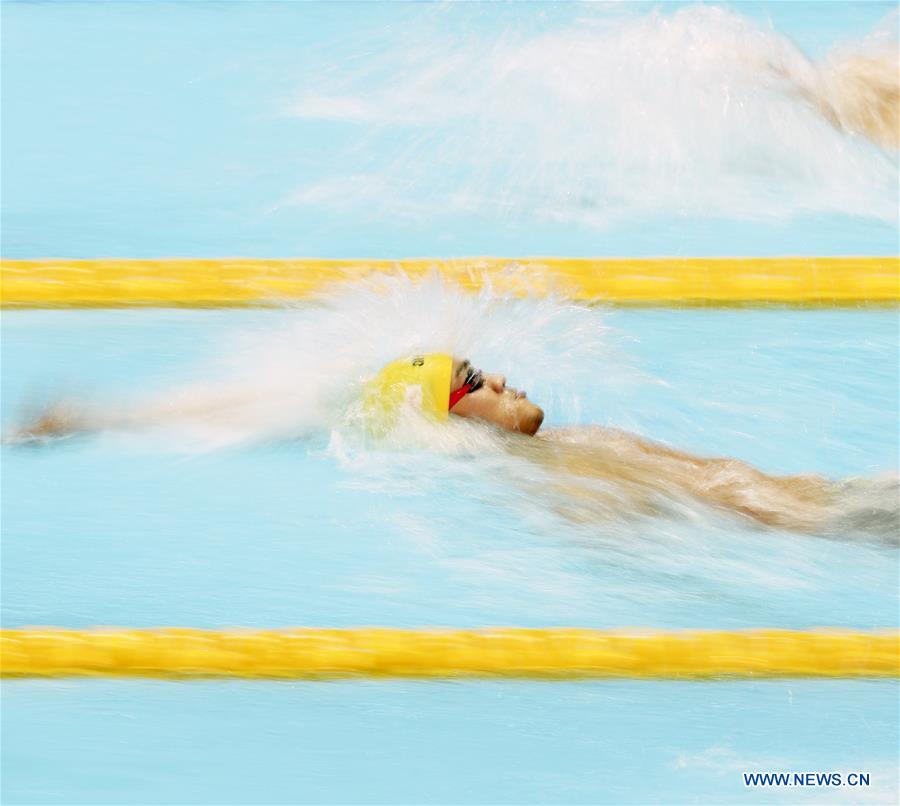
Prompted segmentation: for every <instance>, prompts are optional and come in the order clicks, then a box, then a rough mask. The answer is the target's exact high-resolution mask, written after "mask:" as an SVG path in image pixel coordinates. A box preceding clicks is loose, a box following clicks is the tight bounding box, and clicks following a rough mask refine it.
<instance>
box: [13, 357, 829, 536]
mask: <svg viewBox="0 0 900 806" xmlns="http://www.w3.org/2000/svg"><path fill="white" fill-rule="evenodd" d="M470 369H471V364H470V363H469V362H468V361H466V360H464V359H456V360H454V365H453V377H452V380H451V391H455V390H457V389H459V388H460V387H461V386H462V385H463V384H464V382H465V379H466V376H467V373H468V372H469V370H470ZM483 378H484V383H483V385H482V386H481V388H480V389H478V390H476V391H473V392H470V393H468V394H466V395H465V396H464V397H463V398H462V399H461V400H459V402H458V403H457V404H456V405H455V406H454V407H453V409H452V411H451V413H452V414H453V415H455V416H458V417H464V418H467V419H474V420H481V421H483V422H487V423H491V424H493V425H495V426H498V427H499V428H501V429H503V430H505V431H509V432H512V433H514V434H521V435H524V436H527V437H529V439H521V438H520V439H514V440H512V441H511V442H510V444H509V449H510V451H511V452H512V453H514V454H518V455H521V456H523V457H525V458H528V459H529V460H531V461H535V462H537V463H539V464H541V465H543V466H545V467H549V468H552V469H553V470H555V471H558V472H559V477H560V478H561V479H562V481H561V482H560V487H561V489H563V490H564V491H565V492H567V493H569V494H570V495H572V496H576V497H577V496H582V497H588V496H589V497H596V496H600V495H602V494H603V493H601V492H598V491H597V490H596V488H593V489H592V488H591V487H589V486H588V487H585V486H583V485H582V486H579V485H578V484H577V483H574V480H575V479H579V478H580V479H584V480H586V481H590V480H598V481H601V482H604V483H607V484H609V485H611V487H610V489H614V490H616V491H617V492H616V493H615V494H613V495H612V498H611V500H612V499H614V498H616V497H617V496H619V497H621V496H623V495H624V496H625V497H627V498H628V499H629V501H630V507H631V508H632V509H633V510H634V511H636V512H647V513H650V512H653V511H655V509H656V508H657V505H656V503H655V502H658V501H659V500H660V499H670V500H671V499H677V498H679V497H690V498H693V499H695V500H699V501H702V502H704V503H706V504H708V505H711V506H713V507H716V508H719V509H723V510H726V511H729V512H732V513H735V514H738V515H742V516H745V517H748V518H750V519H752V520H754V521H756V522H757V523H760V524H763V525H766V526H772V527H777V528H783V529H791V530H795V531H802V532H816V531H819V530H820V529H821V528H822V526H823V524H825V523H826V521H827V519H828V518H829V516H830V514H831V507H832V506H833V504H834V501H835V496H836V491H837V489H838V487H839V485H838V484H836V483H834V482H831V481H829V480H827V479H825V478H822V477H820V476H814V475H799V476H771V475H768V474H766V473H763V472H762V471H760V470H757V469H756V468H754V467H752V466H751V465H749V464H747V463H745V462H741V461H739V460H736V459H728V458H708V457H701V456H695V455H692V454H689V453H685V452H683V451H679V450H676V449H674V448H670V447H668V446H666V445H663V444H661V443H657V442H653V441H651V440H647V439H644V438H642V437H639V436H637V435H635V434H630V433H628V432H626V431H620V430H618V429H613V428H601V427H597V426H587V427H577V428H558V429H552V430H550V431H548V432H545V433H543V434H541V435H537V432H538V429H539V428H540V427H541V424H542V422H543V419H544V412H543V410H542V409H541V408H540V407H539V406H537V405H535V404H534V403H532V402H531V401H530V400H528V397H527V396H526V394H525V392H522V391H519V390H517V389H515V388H513V387H511V386H508V385H507V383H506V378H505V377H504V376H503V375H499V374H484V375H483ZM241 402H242V398H241V397H240V396H236V397H235V398H233V399H231V398H228V399H222V398H219V399H215V400H203V401H198V400H193V401H191V402H190V403H188V402H182V403H179V402H171V403H168V404H165V405H162V406H160V405H157V406H149V407H143V408H132V409H127V410H126V409H123V410H111V411H105V412H104V411H100V410H90V409H85V408H76V407H71V406H65V405H57V406H54V407H51V408H48V409H46V410H45V411H44V412H43V413H42V414H41V415H40V416H39V417H38V418H37V419H36V420H35V421H34V422H32V423H31V424H30V425H28V426H26V427H25V428H23V429H21V430H20V431H19V432H18V433H17V434H15V435H14V436H13V440H15V441H23V440H37V441H41V440H46V439H52V438H59V437H65V436H68V435H72V434H77V433H85V432H91V431H100V430H106V429H132V428H144V427H148V426H152V425H157V424H160V423H164V422H169V421H171V422H179V421H181V422H184V421H186V420H188V421H189V420H192V419H200V420H209V419H210V418H216V417H217V416H219V415H221V414H223V412H224V413H227V412H228V411H229V410H230V409H232V408H233V407H238V408H239V407H240V405H241ZM532 437H533V438H532ZM566 478H568V479H571V480H572V483H568V482H566V481H565V479H566ZM612 503H613V504H614V503H615V502H614V501H613V502H612Z"/></svg>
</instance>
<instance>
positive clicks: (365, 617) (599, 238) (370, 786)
mask: <svg viewBox="0 0 900 806" xmlns="http://www.w3.org/2000/svg"><path fill="white" fill-rule="evenodd" d="M2 13H3V30H2V35H3V46H4V47H3V94H4V123H3V128H4V131H3V141H2V148H3V163H4V170H3V177H2V182H3V186H2V190H3V246H2V248H3V254H4V256H6V257H42V256H66V257H103V256H117V255H118V256H128V257H154V256H172V255H187V256H189V255H197V256H221V255H251V256H252V255H259V256H296V255H303V256H322V257H353V256H366V257H400V256H411V255H426V256H428V255H431V256H452V255H478V254H494V255H508V256H509V255H513V256H521V255H528V254H562V255H592V256H593V255H599V256H602V255H625V256H628V255H659V254H662V255H669V254H670V255H782V254H801V255H810V254H818V255H844V254H874V255H885V254H894V253H895V252H896V249H897V238H898V225H897V218H896V190H897V158H896V153H894V152H891V151H889V150H884V149H881V148H879V147H878V146H876V145H874V144H873V143H872V142H870V141H869V140H868V139H867V138H865V137H862V136H859V135H854V134H852V133H851V134H848V133H847V132H841V131H838V130H836V129H835V128H834V126H832V125H831V124H830V123H829V122H828V121H827V120H826V119H825V118H824V117H823V116H822V115H821V114H819V113H818V112H817V111H816V109H815V108H814V107H813V106H812V105H811V104H810V102H809V101H808V99H807V98H806V96H804V95H803V92H802V91H801V90H804V89H805V90H809V88H810V87H820V88H821V87H824V88H825V90H827V92H828V93H830V94H829V96H828V97H829V98H832V100H833V98H834V93H835V92H837V90H836V89H835V87H836V86H837V85H836V84H835V82H834V75H836V70H837V67H838V66H840V65H841V64H843V63H845V62H844V60H845V57H846V56H847V54H851V55H852V54H863V55H866V54H871V53H878V52H881V51H880V48H882V47H883V46H884V43H885V41H887V42H888V44H891V43H894V44H895V43H896V38H897V35H896V12H895V10H894V5H893V4H891V3H774V2H773V3H762V2H761V3H733V4H729V5H728V6H714V5H708V6H703V7H700V6H696V5H688V4H676V3H672V4H663V5H661V6H651V5H646V4H637V3H635V4H596V5H594V4H574V3H573V4H545V3H532V4H502V5H501V4H459V5H455V4H449V5H448V4H388V3H353V4H337V3H191V4H186V3H64V4H63V3H59V4H58V3H25V2H6V3H3V6H2ZM892 15H893V16H892ZM773 67H774V68H777V69H774V71H773ZM779 71H781V72H779ZM788 75H791V76H794V77H795V79H796V82H795V83H789V82H788V80H787V78H785V76H788ZM797 82H799V83H797ZM2 337H3V355H2V358H3V365H2V407H3V410H2V425H3V429H4V432H7V433H8V432H9V431H10V430H12V429H14V428H15V426H16V425H17V424H20V423H22V422H23V421H24V419H27V416H28V414H29V413H32V414H33V413H34V411H36V410H37V409H38V408H39V407H40V406H42V405H44V404H46V403H48V402H52V401H57V400H67V401H72V402H73V405H85V406H91V407H96V408H98V409H100V410H102V411H117V410H119V409H120V408H121V407H125V408H129V409H130V408H133V407H138V408H140V407H148V406H150V407H155V410H159V409H160V407H161V408H162V409H163V410H164V409H165V408H166V406H167V405H169V404H171V405H174V406H185V405H187V406H194V407H197V406H200V407H201V408H202V409H203V410H207V409H210V408H211V409H213V411H214V413H213V414H211V415H209V416H195V417H181V418H174V419H172V418H169V419H166V420H165V422H164V423H162V424H160V425H158V426H156V427H153V428H144V429H131V430H127V429H125V430H115V429H111V430H106V431H104V432H102V433H98V434H92V435H86V436H81V437H74V438H71V439H66V440H62V441H59V442H56V443H53V444H49V445H43V446H12V445H4V446H3V447H2V449H0V450H2V461H3V483H2V489H0V493H2V506H3V558H2V559H3V565H2V621H3V624H4V626H7V627H19V626H25V625H35V624H50V625H60V626H68V627H89V626H93V625H110V624H116V625H127V626H160V625H184V626H194V627H210V628H225V627H229V626H249V627H277V626H288V625H324V626H351V625H360V624H379V625H391V626H401V627H402V626H410V627H413V626H433V625H449V626H460V627H465V626H485V625H505V624H514V625H522V626H558V625H579V626H580V625H583V626H590V627H598V628H616V627H628V626H639V627H648V628H659V629H661V628H672V629H677V628H725V629H739V628H748V627H758V626H770V627H785V628H797V629H805V628H812V627H816V626H822V625H827V626H839V627H847V628H853V629H874V628H896V627H897V625H898V615H897V614H898V564H897V547H896V541H893V542H892V541H891V540H890V539H886V538H889V537H890V536H889V535H887V536H886V535H885V534H884V533H880V534H871V533H866V532H865V531H860V530H855V529H850V528H848V529H845V530H844V531H842V532H840V533H837V534H834V533H832V534H831V535H828V536H821V535H806V534H797V533H792V532H787V531H781V530H777V529H762V528H758V527H755V526H752V525H751V524H749V523H747V522H745V521H742V520H740V519H737V518H735V517H732V516H729V515H727V514H724V513H721V512H717V511H713V510H711V509H709V508H706V507H703V506H701V505H699V504H696V503H694V502H690V501H685V500H677V501H673V502H670V503H671V507H670V511H668V512H667V514H665V515H661V516H658V517H648V516H641V515H639V514H637V513H635V512H634V511H629V509H628V508H627V507H620V508H619V509H618V510H616V509H615V508H613V509H612V510H610V509H609V508H604V507H600V506H597V505H591V504H589V503H585V501H584V500H583V499H581V498H579V497H578V496H577V495H573V494H570V492H567V491H566V490H564V489H556V488H555V487H553V485H552V484H551V483H549V482H552V481H553V479H552V478H551V477H549V476H548V475H547V471H546V469H541V468H539V467H536V466H535V465H533V464H531V463H529V462H527V461H525V460H524V459H523V458H521V457H518V458H516V457H514V456H510V455H508V454H507V453H506V452H504V451H503V450H502V449H501V447H500V445H499V443H498V441H497V440H496V438H495V437H494V435H492V434H491V432H489V431H487V430H485V429H483V428H479V427H478V426H472V425H471V424H464V423H460V422H456V423H452V424H451V425H450V426H448V428H447V429H446V430H444V431H442V432H441V433H440V434H437V433H436V432H431V431H427V430H426V431H425V432H420V431H415V430H411V431H410V433H409V434H403V435H401V436H400V437H398V438H396V439H394V440H389V441H388V442H387V443H385V444H379V445H372V444H370V443H369V442H367V441H366V440H365V439H364V438H361V437H360V434H359V431H358V429H357V428H355V427H354V423H353V420H352V417H349V416H348V413H349V412H351V411H352V404H353V396H354V394H355V393H356V392H358V389H359V380H360V378H361V377H364V376H365V374H366V373H371V372H372V371H374V370H375V369H376V368H377V367H378V366H379V365H380V363H381V362H383V361H385V360H389V359H390V358H393V357H395V356H396V355H399V354H401V353H403V352H404V351H409V350H413V349H416V350H420V349H421V350H431V349H435V350H438V349H439V350H446V351H450V352H454V353H457V354H465V355H468V356H470V357H471V358H472V359H473V361H475V362H476V363H478V364H481V365H483V366H484V367H485V368H486V369H497V370H500V371H503V372H505V373H506V375H507V376H508V377H509V380H510V382H511V383H515V384H517V385H521V386H524V387H525V388H526V389H527V390H528V392H529V396H530V397H532V398H533V399H534V400H536V401H538V402H540V403H541V404H542V405H543V406H544V407H545V409H546V411H547V420H546V425H547V426H548V427H553V426H561V425H570V424H580V425H587V424H602V425H610V426H617V427H620V428H625V429H628V430H631V431H634V432H637V433H639V434H642V435H644V436H647V437H649V438H652V439H657V440H662V441H664V442H666V443H669V444H671V445H674V446H677V447H680V448H682V449H685V450H688V451H691V452H696V453H699V454H702V455H720V456H734V457H739V458H741V459H743V460H746V461H748V462H751V463H753V464H754V465H756V466H758V467H760V468H761V469H763V470H765V471H767V472H770V473H776V474H791V473H801V472H814V473H819V474H822V475H824V476H827V477H829V478H832V479H845V478H858V479H865V480H868V482H869V483H872V484H875V485H876V486H878V485H880V486H879V487H878V489H880V490H881V493H880V495H881V497H880V498H878V503H879V504H880V505H885V501H884V497H883V494H884V491H885V490H887V491H888V492H889V491H890V489H891V488H890V478H891V477H892V475H893V476H895V475H896V472H897V469H898V466H900V460H898V443H900V434H898V421H897V412H898V405H900V404H898V376H900V369H898V360H900V359H898V346H897V316H896V310H889V309H878V308H860V309H848V310H798V309H787V308H779V307H772V308H766V309H758V310H743V309H737V310H690V311H677V310H658V309H648V310H610V309H606V308H604V307H602V306H594V307H584V306H574V305H569V304H567V303H565V302H564V301H562V300H553V299H550V300H541V299H531V298H526V299H524V300H517V301H516V300H507V299H503V298H499V297H497V296H495V295H493V294H491V292H489V291H488V292H486V293H484V294H482V295H481V296H469V295H465V294H462V293H460V292H458V291H456V290H454V289H452V288H449V287H447V286H445V285H444V284H443V283H442V282H441V281H440V280H438V279H436V278H432V279H430V280H427V281H426V282H425V283H424V284H423V285H421V286H415V285H411V284H409V283H407V282H404V281H402V280H395V281H393V282H392V283H390V284H389V287H388V292H387V293H386V294H379V293H377V292H376V291H374V290H373V289H371V288H367V287H363V288H361V289H356V290H349V291H348V290H344V291H340V292H335V293H334V294H329V295H328V296H327V297H326V298H325V299H324V300H320V301H319V303H317V304H310V303H306V304H300V305H296V306H289V307H285V308H283V309H276V310H266V311H261V310H257V311H254V310H247V311H235V310H232V311H185V310H178V311H176V310H141V311H7V312H5V313H4V316H3V321H2ZM223 400H228V401H234V400H237V401H238V403H237V404H236V405H230V404H229V405H228V406H225V407H224V409H223V408H221V407H220V404H221V402H222V401H223ZM164 419H165V418H164ZM873 480H874V481H873ZM894 489H896V488H894ZM887 503H888V504H889V503H890V502H887ZM2 706H3V707H2V731H3V735H2V739H3V767H2V800H3V802H4V803H8V804H14V803H15V804H18V803H57V804H76V803H77V804H101V803H109V804H113V803H134V804H149V803H171V804H175V803H208V804H220V803H235V804H237V803H243V804H250V803H355V802H365V803H412V802H429V803H456V802H463V803H478V802H491V803H539V802H540V803H547V802H560V803H625V802H631V803H647V802H663V803H692V802H703V803H713V802H722V803H734V802H776V803H794V802H806V801H810V802H832V801H838V802H849V803H858V802H885V803H894V802H896V800H897V797H898V789H900V786H898V773H897V770H898V763H897V762H898V757H897V747H898V742H900V736H898V687H897V684H896V682H895V681H894V682H891V681H850V680H836V681H803V680H779V681H743V682H737V681H714V682H703V683H695V682H691V683H688V682H650V681H646V682H636V681H615V682H609V681H603V682H564V683H535V682H524V681H514V682H511V681H468V682H459V681H440V682H412V681H379V682H373V681H362V680H361V681H353V682H349V681H342V682H332V683H308V682H278V683H272V682H236V681H215V682H213V681H192V682H171V681H133V680H127V681H125V680H122V681H116V680H52V681H51V680H47V681H38V680H20V681H5V682H4V684H3V687H2ZM744 771H748V772H751V771H800V772H805V771H813V772H815V771H841V772H844V773H846V772H852V771H860V772H867V773H869V774H870V776H871V786H870V787H868V788H867V789H866V790H865V791H861V790H850V789H846V788H844V789H840V790H834V791H831V790H824V789H813V790H803V791H801V790H797V789H790V790H778V789H771V788H770V789H765V790H754V789H746V788H745V787H744V786H743V783H742V779H741V773H742V772H744Z"/></svg>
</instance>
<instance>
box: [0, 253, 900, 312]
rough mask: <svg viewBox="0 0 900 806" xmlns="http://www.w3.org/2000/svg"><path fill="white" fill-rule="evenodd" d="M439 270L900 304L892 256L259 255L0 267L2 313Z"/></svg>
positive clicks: (506, 289)
mask: <svg viewBox="0 0 900 806" xmlns="http://www.w3.org/2000/svg"><path fill="white" fill-rule="evenodd" d="M397 271H401V272H403V273H406V274H408V275H410V276H412V277H422V276H425V275H428V274H430V273H432V272H437V273H439V274H441V275H442V276H444V277H446V278H447V279H449V280H451V281H454V282H456V283H459V284H460V285H462V286H464V287H466V288H470V289H477V288H480V287H481V286H482V285H484V284H485V283H486V282H489V283H491V284H492V286H493V287H494V288H496V289H497V290H498V291H500V292H502V293H511V294H521V295H524V294H533V295H543V294H547V293H551V292H552V293H557V294H559V295H561V296H564V297H567V298H570V299H575V300H579V301H590V302H595V301H596V302H604V301H605V302H613V303H620V304H653V303H660V304H667V305H709V304H713V305H730V304H754V303H767V302H774V303H790V304H801V305H802V304H806V305H852V304H857V303H862V302H867V303H896V302H897V301H900V260H898V258H897V257H894V256H892V257H788V258H584V259H582V258H527V259H521V260H510V259H503V258H467V259H454V260H438V259H424V260H398V261H389V260H316V259H297V260H282V259H278V260H263V259H248V258H235V259H230V258H216V259H164V260H162V259H161V260H132V259H117V258H104V259H97V260H74V259H73V260H69V259H63V258H60V259H43V260H4V261H2V263H0V301H2V305H3V306H4V307H7V308H23V307H32V308H35V307H37V308H41V307H125V306H172V305H178V306H190V307H220V306H248V305H272V304H279V303H283V302H285V301H289V300H295V299H302V298H304V297H308V296H309V295H311V294H313V293H316V292H319V291H321V290H322V289H323V288H325V287H327V286H329V285H331V284H333V283H336V282H346V281H353V280H359V279H360V278H363V277H366V276H368V275H371V274H373V273H384V272H397Z"/></svg>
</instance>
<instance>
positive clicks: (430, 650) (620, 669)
mask: <svg viewBox="0 0 900 806" xmlns="http://www.w3.org/2000/svg"><path fill="white" fill-rule="evenodd" d="M0 671H2V675H3V676H4V677H64V676H85V675H88V676H126V677H177V678H181V677H198V676H199V677H240V678H312V679H317V678H334V677H348V676H349V677H413V678H418V677H421V678H443V677H457V676H468V677H472V676H474V677H517V678H546V679H577V678H669V679H692V678H701V679H702V678H721V677H725V678H728V677H733V678H772V677H839V678H859V677H888V678H897V677H900V632H898V631H882V632H879V631H875V632H854V631H849V630H836V629H822V630H809V631H791V630H773V629H754V630H742V631H702V630H697V631H672V632H650V631H647V632H644V631H637V630H615V631H604V630H591V629H574V628H573V629H569V628H552V629H524V628H518V627H516V628H491V629H479V630H449V629H421V630H401V629H390V628H380V627H364V628H352V629H328V628H308V627H302V628H291V629H279V630H250V629H232V630H199V629H186V628H163V629H122V628H96V629H90V630H66V629H58V628H50V627H47V628H28V629H9V630H2V631H0Z"/></svg>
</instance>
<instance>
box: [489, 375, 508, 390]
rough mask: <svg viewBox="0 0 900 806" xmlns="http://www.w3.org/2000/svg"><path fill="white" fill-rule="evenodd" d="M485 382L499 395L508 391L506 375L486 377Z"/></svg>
mask: <svg viewBox="0 0 900 806" xmlns="http://www.w3.org/2000/svg"><path fill="white" fill-rule="evenodd" d="M485 381H486V383H487V385H488V386H490V387H491V389H493V390H494V391H495V392H497V393H498V394H499V393H500V392H502V391H503V390H504V389H506V376H504V375H486V376H485Z"/></svg>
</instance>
